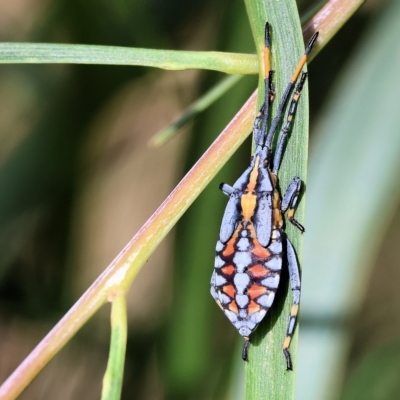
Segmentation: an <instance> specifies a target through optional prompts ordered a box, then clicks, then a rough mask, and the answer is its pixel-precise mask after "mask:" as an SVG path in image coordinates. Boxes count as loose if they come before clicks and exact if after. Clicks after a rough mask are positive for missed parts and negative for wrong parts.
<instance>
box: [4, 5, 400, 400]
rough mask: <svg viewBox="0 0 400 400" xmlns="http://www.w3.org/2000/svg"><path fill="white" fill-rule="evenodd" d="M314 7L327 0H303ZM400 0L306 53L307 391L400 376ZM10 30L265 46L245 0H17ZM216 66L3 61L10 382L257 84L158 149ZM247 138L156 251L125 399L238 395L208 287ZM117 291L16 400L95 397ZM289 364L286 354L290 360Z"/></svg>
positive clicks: (8, 36) (343, 393)
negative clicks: (155, 142) (256, 37)
mask: <svg viewBox="0 0 400 400" xmlns="http://www.w3.org/2000/svg"><path fill="white" fill-rule="evenodd" d="M298 3H299V10H300V14H301V15H306V14H307V12H308V10H310V9H313V7H315V6H316V5H317V4H320V5H322V4H323V3H321V2H313V1H306V0H302V1H299V2H298ZM399 37H400V0H392V1H379V0H375V1H367V2H366V4H365V5H364V6H363V7H362V8H361V9H360V10H359V11H358V12H357V14H356V15H355V16H354V17H353V18H352V19H351V20H350V21H348V23H347V24H346V25H345V26H344V28H343V29H342V30H341V31H340V32H339V33H338V34H337V35H336V37H335V38H334V39H333V40H332V42H331V43H329V44H328V46H327V47H326V48H325V49H324V50H323V51H322V52H321V53H320V54H319V55H318V57H316V58H315V60H314V61H313V62H312V64H311V65H310V67H309V77H310V78H309V87H310V117H311V129H310V134H311V137H310V163H309V180H308V182H307V195H306V221H304V224H305V226H306V230H307V232H306V236H305V254H304V262H303V265H302V269H303V294H302V296H303V297H302V298H303V301H302V310H301V318H300V321H301V322H300V338H299V357H298V366H297V373H298V376H297V395H296V398H298V399H307V400H309V399H316V400H317V399H323V400H324V399H338V398H342V399H358V398H362V399H376V400H379V399H397V398H399V394H398V393H399V391H400V379H399V377H400V319H399V312H398V310H399V306H400V290H399V286H400V270H399V268H398V265H399V259H400V251H399V247H398V242H399V239H400V228H399V226H400V223H399V221H400V212H399V211H400V210H399V198H400V196H399V195H400V180H399V175H400V174H399V172H400V112H399V108H400V105H399V101H398V98H399V96H398V93H399V88H400V74H399V71H400V48H399V44H398V43H399V41H398V38H399ZM0 40H1V41H2V42H6V41H10V42H15V41H17V42H46V43H76V44H78V43H79V44H99V45H116V46H132V47H152V48H169V49H185V50H219V51H232V52H246V53H252V52H254V45H253V39H252V36H251V32H250V27H249V24H248V21H247V16H246V11H245V8H244V5H243V2H242V1H241V0H232V1H226V0H214V1H199V0H192V1H191V2H185V1H182V0H151V1H142V0H130V1H128V0H118V1H114V2H108V1H104V0H98V1H96V2H95V1H85V2H83V1H78V0H68V1H67V0H59V1H57V2H52V1H50V0H18V1H15V0H13V1H12V0H3V1H2V2H1V3H0ZM222 77H223V76H222V75H221V74H219V73H216V72H204V71H201V72H199V71H181V72H176V71H175V72H174V71H172V72H171V71H161V70H154V69H147V68H141V67H120V66H90V65H1V66H0V157H1V158H0V193H1V197H0V227H1V228H0V278H1V280H0V302H1V304H0V310H1V311H0V335H1V336H0V337H1V340H0V354H1V357H0V375H1V376H0V379H1V380H4V379H5V378H6V377H7V376H8V375H9V374H10V373H11V372H12V371H13V370H14V368H15V367H16V366H17V365H18V364H19V363H20V362H21V361H22V360H23V358H24V357H25V356H26V355H27V354H28V353H29V351H30V350H31V349H32V348H33V347H34V346H35V345H36V344H37V342H38V341H39V340H40V339H41V338H42V337H43V336H44V335H45V333H46V332H48V330H49V329H50V328H51V327H52V326H53V325H54V324H55V323H56V322H57V321H58V320H59V318H61V316H62V315H63V314H64V313H65V312H66V311H67V310H68V309H69V307H70V306H71V305H72V304H73V303H74V302H75V300H76V299H77V298H78V297H79V296H80V295H81V294H82V293H83V292H84V290H85V289H86V288H87V287H88V286H89V285H90V284H91V283H92V281H93V280H94V279H95V278H96V277H97V276H98V275H99V274H100V273H101V271H102V270H103V269H104V268H105V267H106V266H107V265H108V263H109V262H110V261H111V260H112V259H113V258H114V256H115V255H116V254H117V253H118V252H119V250H120V249H121V248H122V247H123V246H124V244H125V243H126V242H127V241H128V240H129V239H130V238H131V237H132V236H133V235H134V234H135V232H136V231H137V230H138V229H139V228H140V226H141V225H142V224H143V223H144V222H145V221H146V219H147V218H148V217H149V216H150V215H151V214H152V212H153V211H154V210H155V209H156V208H157V206H158V205H159V204H160V203H161V202H162V200H163V199H164V198H165V197H166V196H167V195H168V193H169V192H170V191H171V190H172V189H173V187H174V186H175V185H176V183H177V182H178V181H179V180H180V178H181V177H182V176H183V174H184V173H185V172H186V171H187V170H188V169H189V168H190V167H191V166H192V165H193V164H194V162H195V161H196V160H197V159H198V158H199V157H200V155H201V154H202V153H203V152H204V150H205V149H206V148H207V147H208V146H209V144H210V143H211V142H212V141H213V139H214V138H215V137H216V136H217V135H218V133H219V132H220V131H221V130H222V129H223V128H224V126H225V125H226V124H227V123H228V122H229V121H230V119H231V118H232V117H233V116H234V115H235V113H236V112H237V110H238V109H239V108H240V107H241V105H242V104H243V103H244V101H245V100H246V99H247V98H248V96H249V95H250V94H251V93H252V91H253V90H254V89H255V87H256V84H257V79H256V77H245V78H244V79H242V80H241V81H240V83H239V84H238V85H237V86H236V87H235V88H233V89H231V90H230V91H229V92H228V93H227V94H226V95H224V96H223V97H222V98H221V99H220V100H219V101H217V102H216V103H215V104H214V105H213V106H212V107H211V108H210V109H209V110H207V111H206V112H204V113H203V114H202V115H201V116H199V117H198V118H197V119H196V120H195V121H194V122H193V123H191V124H189V126H188V127H187V128H184V129H182V132H181V134H180V135H179V136H177V137H175V138H174V139H173V140H171V141H170V142H168V143H167V144H166V145H165V146H164V147H162V148H160V149H150V148H148V146H147V142H148V140H149V139H150V138H151V136H152V135H153V134H155V133H156V132H158V131H159V130H160V129H162V128H163V127H165V126H167V125H168V124H169V123H170V122H172V120H173V119H174V118H176V117H177V116H178V115H179V114H180V113H181V112H182V111H183V110H184V109H185V108H186V107H187V106H188V105H189V104H190V103H191V102H192V101H193V100H194V99H196V98H197V97H198V96H199V95H201V94H202V93H203V92H205V91H206V90H207V89H209V88H211V87H212V86H213V85H214V84H215V83H216V82H218V81H219V80H220V79H222ZM250 144H251V143H250V141H249V140H248V141H247V142H246V143H245V145H243V146H242V148H241V149H240V150H239V151H238V152H237V154H236V155H235V156H234V157H233V158H232V159H231V160H230V162H229V163H228V164H227V166H226V167H225V168H224V169H223V171H221V173H220V174H219V175H218V176H217V177H216V179H215V180H214V182H213V183H212V184H211V185H210V186H209V187H208V188H207V189H206V190H205V191H204V193H203V194H202V195H201V196H200V197H199V199H198V200H197V201H196V202H195V203H194V205H193V206H192V207H191V208H190V209H189V211H188V212H187V213H186V214H185V216H184V217H183V218H182V220H181V221H180V223H179V224H178V226H177V228H176V229H175V230H174V231H173V232H172V233H171V234H170V235H169V236H168V237H167V239H166V240H165V241H164V242H163V244H162V245H161V246H160V247H159V249H158V250H157V251H156V253H155V254H154V255H153V256H152V257H151V258H150V259H149V261H148V263H147V264H146V266H145V267H144V268H143V270H142V271H141V272H140V274H139V276H138V278H137V279H136V281H135V282H134V284H133V286H132V288H131V291H130V293H129V297H128V308H129V311H128V313H129V339H128V348H127V359H126V369H125V379H124V388H123V396H122V397H123V399H146V400H147V399H178V400H179V399H241V398H243V393H242V386H241V382H242V379H243V367H244V365H243V363H242V362H241V360H240V350H239V345H240V344H241V340H240V338H239V337H238V336H239V335H238V334H237V332H236V331H235V329H233V328H232V326H231V324H230V323H229V321H228V320H227V319H226V318H225V317H224V316H223V314H222V313H221V312H220V310H219V309H218V307H217V306H216V305H215V303H214V301H213V300H212V298H211V296H210V295H209V280H210V276H211V271H212V267H213V258H214V246H215V240H216V238H217V235H218V229H219V224H220V220H221V216H222V212H223V208H224V205H225V204H226V199H225V197H224V196H223V195H222V194H221V193H220V191H219V190H218V185H219V183H220V182H222V181H226V182H229V183H232V182H233V181H234V180H235V178H236V177H237V175H238V174H239V173H240V172H241V171H242V170H243V168H245V167H246V165H247V164H248V161H249V157H250ZM109 311H110V310H109V306H106V307H104V308H103V309H102V310H101V311H100V312H99V313H98V314H97V315H96V316H95V317H94V318H93V319H92V320H91V321H90V322H89V323H88V324H87V325H86V326H85V328H84V329H83V330H82V331H81V332H80V333H79V334H78V335H77V336H76V337H75V338H74V339H73V340H72V341H71V342H70V343H69V344H68V345H67V346H66V348H65V349H64V350H63V351H62V352H61V353H60V354H59V355H58V356H57V357H56V358H55V359H54V360H53V361H52V362H51V363H50V364H49V366H47V367H46V368H45V370H44V371H43V372H42V373H41V374H40V375H39V377H38V378H37V379H36V380H35V381H34V382H33V384H32V385H31V386H30V387H29V388H28V389H27V390H26V392H25V393H24V394H23V395H22V396H21V399H55V398H57V399H59V400H64V399H65V400H66V399H98V398H99V395H100V391H101V379H102V376H103V373H104V370H105V366H106V360H107V356H108V342H109ZM282 368H283V364H282Z"/></svg>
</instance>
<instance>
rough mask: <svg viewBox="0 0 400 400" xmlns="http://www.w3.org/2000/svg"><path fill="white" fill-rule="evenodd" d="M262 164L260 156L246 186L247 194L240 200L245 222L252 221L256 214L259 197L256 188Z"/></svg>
mask: <svg viewBox="0 0 400 400" xmlns="http://www.w3.org/2000/svg"><path fill="white" fill-rule="evenodd" d="M259 164H260V156H257V158H256V162H255V163H254V167H253V169H252V170H251V173H250V178H249V183H248V184H247V186H246V190H245V194H244V195H242V197H241V199H240V205H241V206H242V216H243V219H244V220H248V221H249V220H250V218H251V217H252V216H253V214H254V210H255V208H256V205H257V196H256V194H255V188H256V184H257V178H258V166H259Z"/></svg>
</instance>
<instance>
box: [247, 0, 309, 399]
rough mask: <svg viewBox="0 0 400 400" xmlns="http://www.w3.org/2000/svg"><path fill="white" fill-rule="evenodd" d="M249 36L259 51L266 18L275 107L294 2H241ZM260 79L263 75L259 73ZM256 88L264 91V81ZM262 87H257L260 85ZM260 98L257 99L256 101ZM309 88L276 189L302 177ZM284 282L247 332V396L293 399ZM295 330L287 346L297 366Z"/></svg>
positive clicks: (296, 235)
mask: <svg viewBox="0 0 400 400" xmlns="http://www.w3.org/2000/svg"><path fill="white" fill-rule="evenodd" d="M246 6H247V9H248V14H249V18H250V21H251V26H252V30H253V35H254V36H255V38H256V41H257V51H258V53H259V54H260V53H261V52H262V50H263V48H264V43H263V41H264V26H265V22H266V21H269V22H270V24H271V26H272V45H271V46H272V69H274V70H276V73H275V75H274V83H275V86H276V92H277V96H276V100H275V103H274V108H273V109H274V112H276V108H277V105H278V102H279V100H280V97H281V95H282V93H283V90H284V88H285V87H286V85H287V83H288V82H289V80H290V77H291V75H292V73H293V70H294V68H295V66H296V64H297V62H298V60H299V58H300V57H301V55H302V54H303V53H304V43H303V35H302V31H301V26H300V21H299V16H298V12H297V6H296V3H295V2H294V1H286V2H276V1H265V2H258V1H252V0H248V1H247V2H246ZM262 78H263V77H262ZM260 83H261V85H259V92H260V93H263V80H260ZM260 89H261V90H260ZM261 102H262V98H261V99H259V105H260V104H261ZM307 146H308V91H307V87H305V88H304V91H303V93H302V98H301V100H300V102H299V107H298V110H297V114H296V119H295V124H294V127H293V130H292V133H291V135H290V139H289V141H288V146H287V148H286V151H285V155H284V159H283V162H282V167H281V169H280V172H279V174H278V175H279V179H280V188H281V192H283V191H284V190H285V189H286V187H287V185H288V183H289V181H290V180H291V179H292V178H293V177H294V176H299V177H301V179H302V180H303V181H305V178H306V166H307V151H308V147H307ZM296 215H297V219H298V220H299V221H300V222H302V221H303V220H304V198H303V201H301V203H300V205H299V207H298V209H297V213H296ZM289 225H290V224H286V227H287V233H288V237H289V238H290V240H291V241H292V243H293V245H294V247H295V249H296V251H297V255H298V259H299V261H300V262H301V254H302V237H301V235H300V232H299V231H297V230H296V229H293V228H292V227H291V226H289ZM287 291H288V289H287V286H286V287H282V288H281V290H280V291H278V294H277V296H276V299H275V302H274V307H272V308H271V310H270V311H269V312H268V314H267V316H266V318H265V320H264V321H263V322H262V323H261V325H260V326H259V327H258V329H257V330H256V331H255V333H254V334H253V335H252V338H251V342H252V346H251V348H250V352H249V359H250V361H249V363H248V365H247V367H246V399H248V400H252V399H257V400H262V399H269V400H271V399H292V398H293V396H294V380H295V372H287V371H286V364H285V359H284V356H283V353H282V343H283V340H284V337H285V333H286V328H287V323H288V315H289V310H290V306H291V302H292V295H291V293H290V294H288V295H287V296H286V292H287ZM296 347H297V333H296V335H295V337H294V340H293V341H292V344H291V347H290V350H291V354H292V358H293V361H294V369H295V370H296V367H297V363H296Z"/></svg>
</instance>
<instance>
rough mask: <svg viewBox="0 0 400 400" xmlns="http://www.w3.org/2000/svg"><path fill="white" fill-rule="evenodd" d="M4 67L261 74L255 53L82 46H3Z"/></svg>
mask: <svg viewBox="0 0 400 400" xmlns="http://www.w3.org/2000/svg"><path fill="white" fill-rule="evenodd" d="M0 64H105V65H140V66H146V67H156V68H163V69H168V70H182V69H193V68H197V69H210V70H213V71H220V72H225V73H227V74H257V73H258V62H257V57H256V56H255V55H253V54H237V53H220V52H216V51H181V50H156V49H138V48H129V47H117V46H92V45H79V44H45V43H0Z"/></svg>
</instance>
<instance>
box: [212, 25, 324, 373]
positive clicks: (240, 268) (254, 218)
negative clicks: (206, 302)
mask: <svg viewBox="0 0 400 400" xmlns="http://www.w3.org/2000/svg"><path fill="white" fill-rule="evenodd" d="M317 37H318V32H317V33H315V34H314V35H313V37H312V38H311V40H310V42H309V43H308V45H307V47H306V49H305V52H304V55H303V56H302V57H301V59H300V60H299V62H298V64H297V66H296V68H295V71H294V73H293V75H292V77H291V79H290V82H289V83H288V85H287V86H286V89H285V91H284V93H283V95H282V98H281V100H280V103H279V105H278V109H277V113H276V115H275V117H274V118H273V119H272V123H271V124H270V126H269V123H268V119H269V111H270V107H271V104H272V102H273V100H274V97H275V91H274V85H273V82H272V75H273V71H272V70H271V69H270V59H269V55H270V26H269V24H268V23H267V24H266V26H265V48H264V85H265V99H264V103H263V105H262V107H261V109H260V111H259V113H258V115H257V117H256V118H255V121H254V126H253V135H254V141H255V145H256V149H255V152H254V154H253V156H252V159H251V164H250V166H249V167H248V168H247V169H246V170H245V171H244V172H243V174H242V175H241V176H240V178H239V179H238V180H237V181H236V182H235V184H234V185H233V186H229V185H227V184H226V183H223V184H221V185H220V189H221V190H222V192H223V193H224V194H225V195H227V196H228V197H229V201H228V204H227V206H226V209H225V213H224V216H223V219H222V224H221V230H220V233H219V240H218V241H217V245H216V256H215V265H214V271H213V274H212V277H211V295H212V296H213V298H214V299H215V301H216V302H217V303H218V305H219V306H220V307H221V309H222V310H223V311H224V313H225V315H226V316H227V317H228V318H229V320H230V321H231V322H232V324H233V325H234V326H235V328H236V329H237V330H238V331H239V333H240V335H242V336H243V338H244V339H245V342H244V345H243V351H242V358H243V360H245V361H248V354H247V353H248V347H249V345H250V338H249V337H250V335H251V333H252V332H253V331H254V330H255V329H256V328H257V326H258V324H259V323H260V322H261V320H262V319H263V318H264V316H265V315H266V313H267V311H268V310H269V308H270V307H271V306H272V303H273V301H274V298H275V293H276V291H277V289H278V285H279V281H280V275H281V269H282V265H284V266H285V265H286V266H287V268H288V271H289V279H290V286H291V289H292V291H293V304H292V307H291V310H290V315H289V322H288V326H287V331H286V337H285V340H284V342H283V347H282V349H283V354H284V356H285V359H286V368H287V370H292V369H293V365H292V360H291V356H290V352H289V346H290V342H291V339H292V336H293V333H294V329H295V324H296V318H297V313H298V309H299V302H300V273H299V265H298V262H297V258H296V253H295V250H294V248H293V245H292V244H291V243H290V241H289V239H288V238H287V237H286V235H285V232H284V220H283V214H285V213H286V215H287V218H288V220H289V221H290V222H291V223H292V224H293V225H294V226H296V227H297V228H298V229H299V230H300V231H301V232H302V233H303V232H304V228H303V226H302V225H301V224H300V223H299V222H298V221H297V220H296V219H295V218H294V212H295V208H296V205H297V202H298V199H299V193H300V190H301V185H302V182H301V180H300V178H298V177H295V178H293V179H292V181H291V182H290V184H289V186H288V188H287V189H286V192H285V194H284V195H283V198H281V195H280V193H279V189H278V176H277V174H278V171H279V167H280V164H281V161H282V156H283V151H284V147H285V144H286V141H287V137H288V134H289V132H290V129H291V127H292V123H293V119H294V116H295V113H296V108H297V104H298V101H299V98H300V94H301V91H302V89H303V86H304V83H305V81H306V78H307V73H306V72H302V69H303V66H304V64H305V63H306V60H307V56H308V54H309V53H310V51H311V49H312V47H313V45H314V43H315V41H316V40H317ZM300 74H301V75H300ZM299 76H300V78H299ZM297 81H298V83H297V86H296V88H295V85H296V82H297ZM294 88H295V91H294V93H293V95H292V97H291V101H290V105H289V108H288V111H287V116H286V122H285V123H284V124H283V125H282V129H281V130H280V132H279V135H278V137H277V142H276V143H277V144H276V147H275V151H274V152H273V151H272V143H273V139H274V136H275V134H276V132H277V130H278V126H279V124H280V123H281V121H282V119H283V116H284V113H285V108H286V106H287V104H288V102H289V97H290V95H291V93H292V91H293V89H294Z"/></svg>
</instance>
